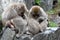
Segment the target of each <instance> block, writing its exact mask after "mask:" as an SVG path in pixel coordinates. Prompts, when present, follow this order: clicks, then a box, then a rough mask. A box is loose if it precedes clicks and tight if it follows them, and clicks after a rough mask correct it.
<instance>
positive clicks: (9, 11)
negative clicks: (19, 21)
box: [2, 3, 28, 26]
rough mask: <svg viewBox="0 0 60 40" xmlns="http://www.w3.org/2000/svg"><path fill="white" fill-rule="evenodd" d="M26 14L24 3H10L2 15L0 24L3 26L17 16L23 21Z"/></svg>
mask: <svg viewBox="0 0 60 40" xmlns="http://www.w3.org/2000/svg"><path fill="white" fill-rule="evenodd" d="M27 13H28V9H27V8H26V5H25V4H24V3H11V4H10V5H9V6H8V7H7V8H6V10H4V12H3V13H2V23H3V25H4V26H5V24H6V22H7V21H9V20H11V19H13V18H15V17H17V16H21V17H22V18H23V19H25V15H26V16H27Z"/></svg>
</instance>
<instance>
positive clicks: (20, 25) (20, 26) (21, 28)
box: [11, 17, 27, 37]
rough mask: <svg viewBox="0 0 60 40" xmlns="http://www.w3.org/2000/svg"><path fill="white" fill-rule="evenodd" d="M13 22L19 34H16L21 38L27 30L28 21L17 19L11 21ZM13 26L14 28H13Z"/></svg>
mask: <svg viewBox="0 0 60 40" xmlns="http://www.w3.org/2000/svg"><path fill="white" fill-rule="evenodd" d="M11 22H12V24H13V26H14V27H15V29H17V30H18V33H17V34H16V36H17V37H20V36H21V35H22V34H23V33H24V32H25V30H26V28H27V21H26V20H24V19H23V18H22V17H16V18H13V19H11ZM13 26H12V28H13ZM15 31H16V30H15Z"/></svg>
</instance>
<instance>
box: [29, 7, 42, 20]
mask: <svg viewBox="0 0 60 40" xmlns="http://www.w3.org/2000/svg"><path fill="white" fill-rule="evenodd" d="M30 15H31V16H32V17H33V18H35V19H37V18H38V17H39V16H40V15H41V14H40V7H39V6H33V7H32V8H31V9H30Z"/></svg>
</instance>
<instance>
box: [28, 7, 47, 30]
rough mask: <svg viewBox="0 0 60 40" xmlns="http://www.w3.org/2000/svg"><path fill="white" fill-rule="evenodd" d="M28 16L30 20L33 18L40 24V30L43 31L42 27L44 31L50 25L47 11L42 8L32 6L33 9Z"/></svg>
mask: <svg viewBox="0 0 60 40" xmlns="http://www.w3.org/2000/svg"><path fill="white" fill-rule="evenodd" d="M28 16H29V19H32V18H33V19H35V20H36V21H37V22H38V23H39V25H40V30H41V27H42V30H45V29H46V27H47V24H48V21H47V20H48V15H47V14H46V13H45V11H44V10H43V9H42V8H41V7H40V6H32V8H31V9H30V11H29V15H28ZM37 26H38V25H37ZM37 26H36V27H37Z"/></svg>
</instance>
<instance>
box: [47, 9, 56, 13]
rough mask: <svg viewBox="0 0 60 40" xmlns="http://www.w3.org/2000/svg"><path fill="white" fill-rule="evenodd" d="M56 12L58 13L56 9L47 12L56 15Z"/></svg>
mask: <svg viewBox="0 0 60 40" xmlns="http://www.w3.org/2000/svg"><path fill="white" fill-rule="evenodd" d="M55 12H56V10H55V9H51V10H49V11H47V13H48V14H54V13H55Z"/></svg>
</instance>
